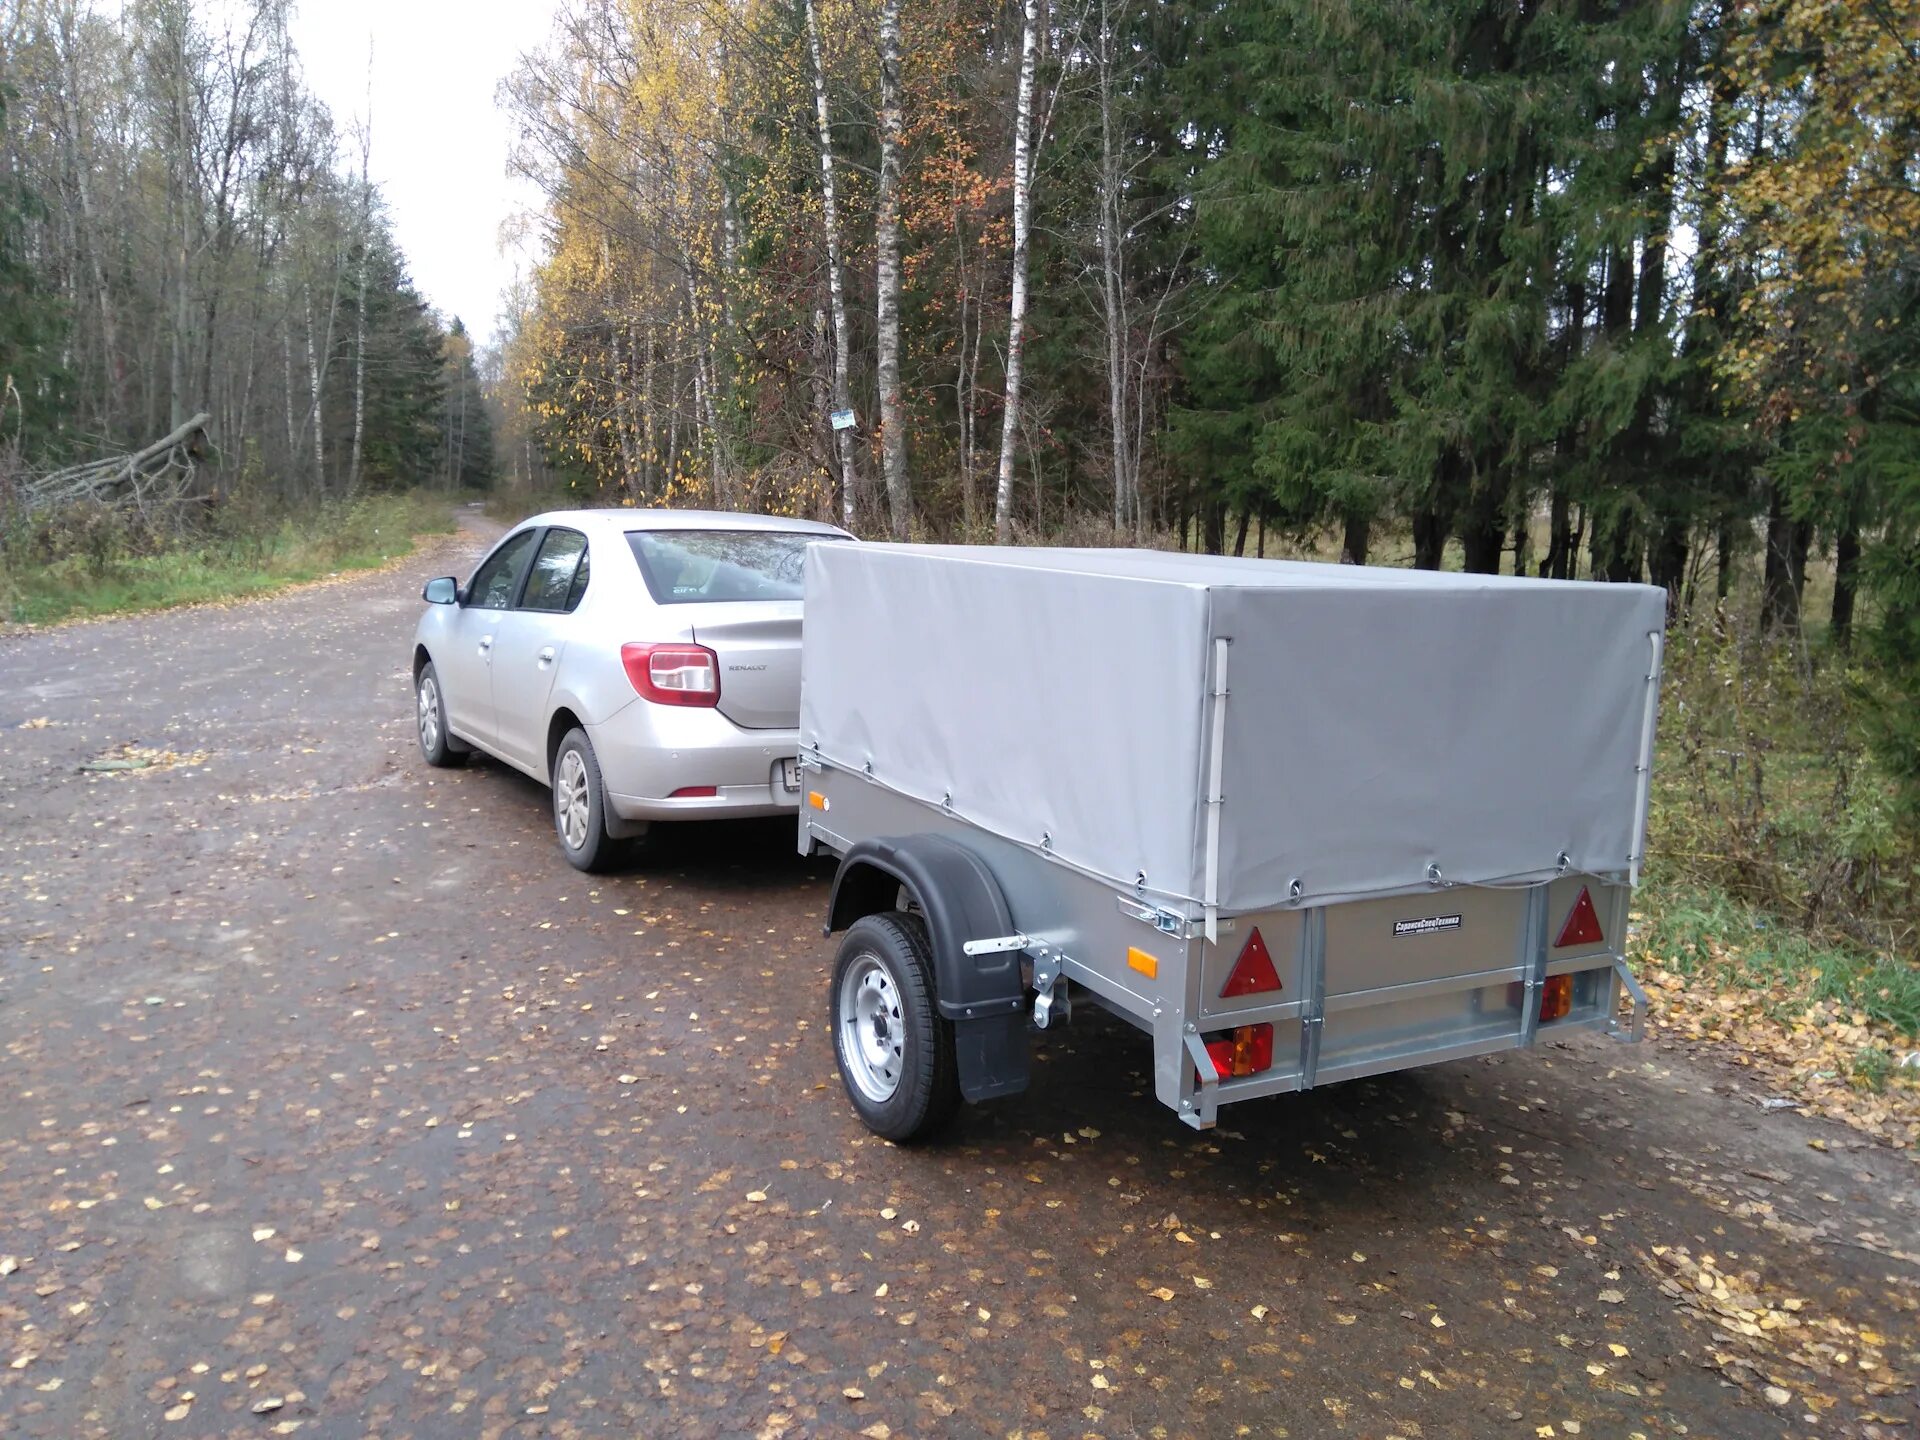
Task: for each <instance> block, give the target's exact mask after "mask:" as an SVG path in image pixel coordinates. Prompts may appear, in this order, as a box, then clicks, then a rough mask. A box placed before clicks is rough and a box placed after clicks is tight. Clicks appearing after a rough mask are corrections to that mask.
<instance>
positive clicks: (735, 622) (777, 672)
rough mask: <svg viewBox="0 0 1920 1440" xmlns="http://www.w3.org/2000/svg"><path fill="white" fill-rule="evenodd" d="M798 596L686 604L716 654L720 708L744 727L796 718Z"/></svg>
mask: <svg viewBox="0 0 1920 1440" xmlns="http://www.w3.org/2000/svg"><path fill="white" fill-rule="evenodd" d="M800 608H801V606H800V602H799V601H798V600H738V601H730V602H725V603H719V604H711V605H699V606H688V607H687V609H688V610H689V611H690V612H691V613H690V614H689V615H688V616H687V617H686V618H687V619H688V620H690V621H691V622H692V625H693V638H694V640H695V642H696V643H698V644H701V645H704V646H706V647H707V648H708V649H709V650H711V651H713V653H714V654H715V655H716V656H718V657H719V660H720V713H721V714H722V715H725V716H726V717H727V718H728V719H729V720H731V721H733V723H734V724H736V725H738V726H740V727H741V728H742V729H744V730H791V729H793V728H794V727H795V726H797V725H798V724H799V723H800Z"/></svg>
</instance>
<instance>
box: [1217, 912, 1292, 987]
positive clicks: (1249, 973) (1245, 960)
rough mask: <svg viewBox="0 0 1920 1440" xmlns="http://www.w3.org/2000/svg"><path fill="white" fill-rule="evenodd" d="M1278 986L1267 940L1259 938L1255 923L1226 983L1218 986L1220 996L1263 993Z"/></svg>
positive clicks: (1277, 976) (1276, 972) (1276, 973)
mask: <svg viewBox="0 0 1920 1440" xmlns="http://www.w3.org/2000/svg"><path fill="white" fill-rule="evenodd" d="M1279 988H1280V974H1279V972H1278V971H1276V970H1275V969H1274V968H1273V956H1271V955H1269V954H1268V953H1267V942H1266V941H1264V940H1262V939H1261V938H1260V927H1259V926H1258V925H1256V926H1254V927H1253V933H1252V934H1251V935H1249V936H1248V937H1247V943H1246V945H1245V946H1244V947H1243V948H1242V949H1241V951H1240V958H1239V959H1238V960H1236V961H1234V962H1233V969H1232V970H1231V971H1230V972H1229V973H1228V975H1227V983H1226V984H1224V985H1222V986H1221V987H1220V998H1221V999H1222V1000H1226V999H1230V998H1232V997H1233V996H1235V995H1264V994H1265V993H1266V992H1267V991H1269V990H1278V989H1279Z"/></svg>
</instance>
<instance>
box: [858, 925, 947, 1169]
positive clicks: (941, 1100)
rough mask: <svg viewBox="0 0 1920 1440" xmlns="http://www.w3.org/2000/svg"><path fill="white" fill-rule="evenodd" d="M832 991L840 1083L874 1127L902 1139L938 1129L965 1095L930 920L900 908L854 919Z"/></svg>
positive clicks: (887, 1136) (875, 1130) (891, 1136)
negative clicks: (938, 1002) (942, 1007)
mask: <svg viewBox="0 0 1920 1440" xmlns="http://www.w3.org/2000/svg"><path fill="white" fill-rule="evenodd" d="M829 993H830V996H831V999H830V1001H829V1006H828V1010H829V1013H828V1021H829V1024H830V1027H831V1029H832V1031H833V1048H834V1058H835V1059H836V1060H837V1061H838V1062H839V1065H840V1081H841V1083H842V1084H843V1085H845V1086H846V1090H847V1098H848V1099H849V1100H851V1101H852V1102H853V1108H854V1110H855V1111H857V1112H858V1113H859V1116H860V1119H861V1120H862V1121H863V1122H864V1123H865V1125H866V1127H867V1128H868V1129H869V1130H871V1131H873V1133H874V1134H876V1135H881V1136H884V1137H885V1138H887V1139H889V1140H894V1141H899V1142H902V1143H904V1142H907V1141H911V1140H919V1139H922V1138H924V1137H925V1136H927V1135H929V1134H931V1133H932V1132H933V1131H935V1130H937V1129H938V1128H939V1127H940V1126H941V1125H942V1124H944V1123H945V1122H946V1120H947V1118H948V1117H949V1116H951V1115H952V1114H953V1111H954V1107H955V1106H956V1105H958V1104H959V1103H960V1082H959V1076H958V1072H957V1070H956V1067H955V1065H954V1059H953V1025H952V1023H951V1022H950V1021H947V1020H944V1019H942V1018H941V1016H940V1012H939V1010H938V1009H937V1008H936V1007H935V1004H934V976H933V946H932V943H931V942H930V941H929V940H928V938H927V927H926V924H925V922H924V921H922V920H921V919H920V917H919V916H917V915H908V914H905V913H903V912H901V911H897V910H896V911H891V912H889V913H887V914H883V915H868V916H865V917H864V918H862V919H860V920H856V921H855V922H854V923H853V926H852V928H851V929H849V930H848V931H847V937H846V939H845V940H843V941H841V943H840V953H839V955H838V957H837V958H836V959H835V960H834V965H833V985H832V989H831V991H830V992H829Z"/></svg>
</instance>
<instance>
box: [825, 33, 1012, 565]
mask: <svg viewBox="0 0 1920 1440" xmlns="http://www.w3.org/2000/svg"><path fill="white" fill-rule="evenodd" d="M808 3H809V4H811V3H812V0H808ZM1022 17H1023V22H1024V23H1023V24H1022V26H1021V30H1020V88H1019V92H1018V94H1017V97H1016V98H1015V101H1014V115H1013V281H1012V287H1011V292H1010V298H1009V300H1008V304H1007V389H1006V405H1005V408H1004V409H1003V410H1002V411H1001V415H1000V470H999V478H998V480H997V482H996V485H995V489H994V499H993V535H994V539H995V540H997V541H998V542H999V543H1000V544H1002V545H1004V544H1006V543H1007V542H1008V541H1010V540H1012V539H1013V462H1014V457H1015V452H1016V450H1017V448H1018V445H1019V439H1020V380H1021V362H1022V359H1023V357H1024V351H1023V347H1024V344H1025V341H1026V323H1027V258H1028V252H1029V247H1030V244H1031V239H1032V231H1033V156H1034V149H1035V145H1034V141H1035V138H1036V137H1035V132H1034V125H1033V90H1034V71H1035V68H1036V66H1037V63H1038V59H1039V50H1040V0H1025V3H1024V6H1023V9H1022Z"/></svg>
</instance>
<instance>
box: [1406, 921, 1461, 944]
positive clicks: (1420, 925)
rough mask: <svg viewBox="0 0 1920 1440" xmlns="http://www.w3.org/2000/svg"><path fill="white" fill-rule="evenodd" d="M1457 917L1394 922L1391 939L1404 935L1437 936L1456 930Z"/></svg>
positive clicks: (1457, 927) (1458, 924) (1458, 926)
mask: <svg viewBox="0 0 1920 1440" xmlns="http://www.w3.org/2000/svg"><path fill="white" fill-rule="evenodd" d="M1459 928H1460V917H1459V916H1458V915H1429V916H1427V917H1426V918H1424V919H1421V920H1396V921H1394V922H1393V938H1394V939H1396V940H1398V939H1400V938H1401V937H1402V936H1405V935H1438V934H1440V933H1441V932H1442V931H1445V930H1458V929H1459Z"/></svg>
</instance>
